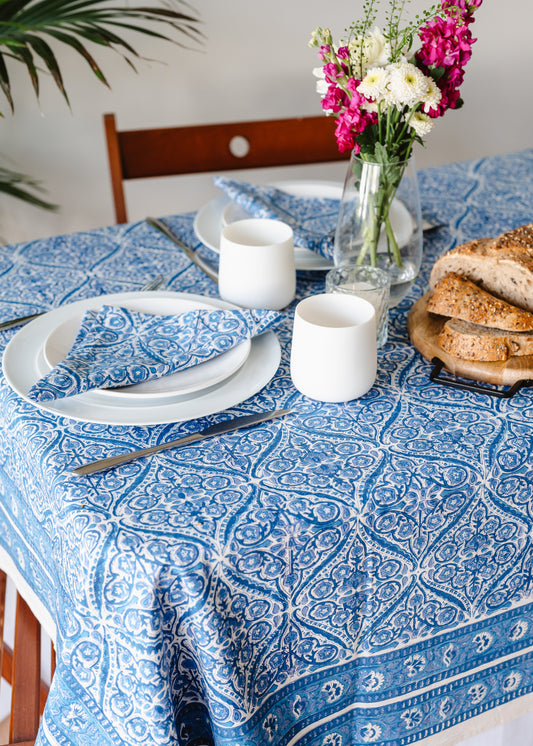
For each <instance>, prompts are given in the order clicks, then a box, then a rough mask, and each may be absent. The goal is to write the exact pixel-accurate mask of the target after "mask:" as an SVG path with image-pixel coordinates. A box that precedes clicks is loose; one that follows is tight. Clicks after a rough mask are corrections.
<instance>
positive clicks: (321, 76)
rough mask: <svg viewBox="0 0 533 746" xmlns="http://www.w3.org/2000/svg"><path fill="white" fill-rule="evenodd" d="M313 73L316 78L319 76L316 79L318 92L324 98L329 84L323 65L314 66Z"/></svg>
mask: <svg viewBox="0 0 533 746" xmlns="http://www.w3.org/2000/svg"><path fill="white" fill-rule="evenodd" d="M313 75H314V76H315V78H317V81H316V92H317V93H319V94H320V96H322V98H324V96H325V95H326V93H327V92H328V88H329V84H328V82H327V80H326V75H325V73H324V68H323V67H314V68H313Z"/></svg>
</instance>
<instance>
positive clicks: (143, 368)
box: [28, 306, 282, 402]
mask: <svg viewBox="0 0 533 746" xmlns="http://www.w3.org/2000/svg"><path fill="white" fill-rule="evenodd" d="M281 318H282V317H281V314H279V313H277V312H276V311H267V310H246V309H243V310H241V309H236V310H233V309H231V310H223V309H197V310H194V311H188V312H187V313H182V314H178V315H175V316H158V315H154V314H148V313H139V312H137V311H130V310H128V309H126V308H119V307H114V306H102V308H101V309H100V310H99V311H87V312H86V313H85V315H84V317H83V319H82V322H81V326H80V329H79V331H78V334H77V336H76V339H75V340H74V344H73V346H72V348H71V350H70V352H69V353H68V355H67V356H66V358H65V359H64V360H62V361H61V362H60V363H59V364H58V365H56V366H55V368H53V369H52V370H51V371H50V373H48V374H47V375H46V376H45V377H44V378H42V379H41V380H40V381H38V382H37V383H36V384H35V385H34V386H33V387H32V388H31V389H30V391H29V392H28V397H29V398H30V399H32V400H33V401H35V402H45V401H51V400H53V399H60V398H63V397H66V396H74V395H76V394H82V393H83V392H85V391H89V390H91V389H95V388H115V387H118V386H128V385H130V384H134V383H141V382H143V381H148V380H150V379H153V378H161V377H162V376H165V375H168V374H169V373H175V372H177V371H179V370H185V369H186V368H190V367H192V366H193V365H198V364H199V363H203V362H205V361H206V360H210V359H211V358H213V357H215V356H217V355H220V354H221V353H223V352H226V350H229V349H230V348H231V347H234V346H235V345H237V344H239V343H240V342H243V341H244V340H246V339H250V338H251V337H254V336H256V335H258V334H261V333H262V332H264V331H266V330H267V329H270V328H271V327H272V326H274V325H275V324H276V323H278V322H279V321H280V319H281Z"/></svg>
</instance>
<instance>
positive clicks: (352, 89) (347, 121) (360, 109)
mask: <svg viewBox="0 0 533 746" xmlns="http://www.w3.org/2000/svg"><path fill="white" fill-rule="evenodd" d="M360 82H361V81H360V80H356V79H355V78H350V79H349V80H348V82H347V84H346V87H347V89H348V90H349V97H347V98H348V105H347V106H346V107H345V108H344V110H341V112H340V114H339V116H338V119H337V126H336V128H335V136H336V138H337V145H338V146H339V150H340V151H341V152H346V151H348V150H352V151H354V152H355V153H359V151H360V150H361V148H360V146H359V144H358V143H357V136H358V135H360V134H361V133H362V132H364V131H365V129H366V128H367V127H368V125H369V124H372V123H373V122H375V121H376V118H377V117H376V115H375V114H374V113H371V112H369V111H367V110H366V109H365V104H368V100H367V99H366V98H365V97H364V96H363V95H361V94H360V93H359V92H358V90H357V87H358V85H359V84H360Z"/></svg>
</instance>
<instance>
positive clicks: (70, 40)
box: [50, 29, 109, 88]
mask: <svg viewBox="0 0 533 746" xmlns="http://www.w3.org/2000/svg"><path fill="white" fill-rule="evenodd" d="M50 36H52V37H53V38H55V39H57V40H58V41H60V42H62V43H63V44H66V45H67V46H70V47H72V48H73V49H74V50H75V51H76V52H78V54H79V55H80V56H81V57H83V58H84V59H85V60H86V61H87V62H88V64H89V66H90V68H91V70H92V71H93V73H94V74H95V75H96V77H97V78H98V79H99V80H100V81H101V82H102V83H103V84H104V85H106V86H107V87H108V88H109V83H108V82H107V80H106V78H105V75H104V73H103V72H102V70H101V68H100V66H99V65H98V63H97V62H96V60H95V59H94V57H93V56H92V55H91V54H89V52H88V51H87V49H85V47H84V46H83V44H82V43H81V42H80V40H79V39H77V38H76V37H75V36H71V35H69V34H66V33H63V31H58V30H57V29H54V30H53V31H51V32H50Z"/></svg>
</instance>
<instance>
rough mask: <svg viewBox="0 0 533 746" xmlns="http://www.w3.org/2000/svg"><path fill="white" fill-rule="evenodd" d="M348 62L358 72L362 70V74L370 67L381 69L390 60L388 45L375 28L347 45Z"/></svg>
mask: <svg viewBox="0 0 533 746" xmlns="http://www.w3.org/2000/svg"><path fill="white" fill-rule="evenodd" d="M348 49H349V52H350V62H351V64H352V66H353V67H354V69H355V70H356V71H358V70H359V69H360V68H362V71H363V74H364V73H365V72H366V71H367V70H369V69H370V68H372V67H382V66H384V65H386V64H387V63H388V62H389V60H390V54H391V50H390V44H389V42H388V41H387V40H386V39H385V37H384V36H383V34H382V33H381V31H380V30H379V28H378V27H377V26H376V27H375V28H374V29H373V30H372V31H371V32H370V33H369V34H367V36H365V37H364V38H362V37H360V36H357V37H355V39H351V40H350V41H349V43H348Z"/></svg>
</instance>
